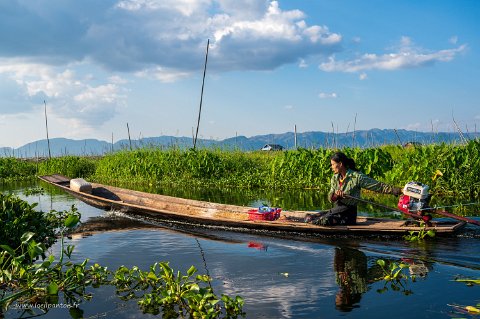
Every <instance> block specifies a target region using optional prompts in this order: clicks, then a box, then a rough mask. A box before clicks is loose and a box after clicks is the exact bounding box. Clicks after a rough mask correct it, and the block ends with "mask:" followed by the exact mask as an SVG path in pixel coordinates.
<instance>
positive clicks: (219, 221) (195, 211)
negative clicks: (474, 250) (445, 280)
mask: <svg viewBox="0 0 480 319" xmlns="http://www.w3.org/2000/svg"><path fill="white" fill-rule="evenodd" d="M39 178H40V179H41V180H42V181H44V182H47V183H49V184H51V185H54V186H55V187H57V188H59V189H62V190H64V191H65V192H67V193H69V194H71V195H73V196H74V197H76V198H78V199H80V200H81V201H83V202H85V203H87V204H89V205H92V206H94V207H97V208H100V209H103V210H118V211H121V212H124V213H126V214H129V213H132V214H139V215H143V216H147V217H148V218H152V219H156V220H160V221H168V222H174V223H183V224H189V225H192V224H194V225H202V226H206V227H214V228H227V229H235V230H237V231H242V232H256V231H262V232H270V233H272V234H274V235H280V236H282V237H290V238H297V237H298V238H299V239H300V238H301V237H305V236H309V235H310V236H311V235H313V236H316V235H319V236H323V235H340V236H344V235H349V236H350V235H352V236H370V235H371V236H379V235H380V236H383V235H384V236H403V235H405V234H406V233H407V232H409V231H419V230H421V229H424V228H423V227H425V230H429V229H434V230H435V231H436V234H437V236H442V235H444V236H445V235H451V234H454V233H456V232H458V231H459V230H461V229H462V228H463V227H464V226H465V224H466V222H467V221H465V220H458V219H454V220H453V221H434V220H430V219H428V220H426V219H427V218H425V217H423V214H422V216H420V215H412V214H410V215H409V214H407V215H406V216H407V217H409V219H387V218H369V217H361V216H359V217H357V224H356V225H336V226H321V225H315V224H312V223H305V222H304V221H303V220H304V218H305V217H306V216H307V214H311V213H312V212H311V211H310V212H309V211H287V210H280V209H266V211H264V212H263V211H261V210H262V209H258V208H253V207H245V206H236V205H228V204H219V203H211V202H206V201H199V200H192V199H184V198H177V197H171V196H165V195H159V194H151V193H145V192H139V191H134V190H128V189H123V188H118V187H113V186H107V185H102V184H97V183H89V182H87V181H85V180H83V179H78V178H77V179H70V178H68V177H65V176H62V175H59V174H53V175H46V176H40V177H39ZM359 200H361V199H359ZM404 202H405V200H404ZM392 210H396V209H392ZM280 215H281V216H282V217H281V218H278V217H279V216H280ZM454 216H456V215H454ZM457 217H459V216H457ZM425 222H426V224H427V226H421V224H423V223H425Z"/></svg>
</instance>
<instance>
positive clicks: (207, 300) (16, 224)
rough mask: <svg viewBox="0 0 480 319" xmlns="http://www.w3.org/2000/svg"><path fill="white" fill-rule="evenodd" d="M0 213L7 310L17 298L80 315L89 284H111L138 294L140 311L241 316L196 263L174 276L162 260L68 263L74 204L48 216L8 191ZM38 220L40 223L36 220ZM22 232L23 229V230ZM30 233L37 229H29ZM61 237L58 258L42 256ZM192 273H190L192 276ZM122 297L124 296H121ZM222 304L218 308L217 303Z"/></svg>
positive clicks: (0, 302) (76, 217)
mask: <svg viewBox="0 0 480 319" xmlns="http://www.w3.org/2000/svg"><path fill="white" fill-rule="evenodd" d="M0 196H2V197H1V198H0V203H2V204H3V206H2V211H1V214H0V216H1V217H2V218H3V220H2V222H1V223H0V227H3V229H1V232H0V234H1V236H2V237H1V238H0V287H1V290H0V307H1V309H2V310H3V311H7V310H8V308H9V306H10V305H11V304H12V303H14V302H16V303H17V304H22V305H24V306H25V307H24V308H22V311H25V312H29V313H30V314H31V315H36V314H35V313H34V312H35V311H38V310H40V311H42V312H46V311H48V310H49V309H48V308H38V307H36V305H39V304H58V302H59V300H62V301H65V302H67V303H68V304H69V305H74V306H73V307H72V309H70V315H71V316H72V317H73V318H80V317H81V316H82V315H81V310H80V309H79V308H78V305H79V304H80V303H81V302H83V301H86V300H89V299H91V298H92V295H91V293H90V292H89V290H88V289H89V287H94V288H96V287H99V286H102V285H113V286H116V287H117V289H118V292H119V293H120V292H125V291H128V290H130V292H129V293H128V294H127V295H128V296H130V297H131V296H132V292H133V291H135V292H139V291H140V293H141V296H138V297H137V299H138V298H140V299H141V300H140V301H139V305H140V306H141V307H142V309H143V310H144V312H156V313H159V312H160V311H162V313H163V317H164V318H178V317H179V316H183V315H185V316H186V315H188V316H190V317H192V318H220V317H224V318H237V317H238V316H240V315H241V316H243V315H244V313H243V311H242V307H243V299H242V298H241V297H238V296H237V297H235V298H231V297H229V296H227V295H222V296H221V298H219V297H217V296H216V295H215V294H214V292H213V289H212V287H211V285H210V280H211V278H210V277H209V276H206V275H196V269H195V267H193V266H192V267H191V268H190V269H188V271H187V275H181V273H180V272H177V274H176V275H175V274H174V271H173V269H171V268H170V267H169V266H168V263H167V262H161V263H156V264H154V265H153V266H151V267H150V271H142V270H140V269H138V267H135V266H134V267H132V268H131V269H128V268H126V267H120V268H119V269H118V270H117V271H115V272H111V271H109V270H107V268H106V267H103V266H100V265H99V264H93V265H91V266H88V262H89V260H88V259H85V260H84V261H83V262H81V263H73V262H72V261H71V257H72V254H73V251H74V246H73V245H67V246H66V247H65V242H64V239H65V235H66V234H67V232H68V231H69V230H71V229H73V228H74V227H75V226H76V225H77V224H78V223H79V221H80V213H79V212H78V210H77V209H76V207H75V206H72V207H71V209H70V210H69V211H63V212H56V211H52V212H50V213H49V214H43V213H41V212H35V210H34V207H35V206H36V205H35V204H32V205H30V204H28V203H26V202H25V201H22V200H21V199H19V198H18V197H15V196H13V195H3V194H0ZM39 223H40V224H39ZM22 231H24V232H23V233H22ZM34 231H40V232H39V233H34ZM56 235H58V236H59V240H60V255H59V257H58V260H56V259H55V257H54V256H53V255H49V256H46V254H47V247H48V246H51V245H52V244H53V243H54V241H55V238H56ZM194 275H195V276H194ZM124 297H125V296H124ZM222 305H223V306H222Z"/></svg>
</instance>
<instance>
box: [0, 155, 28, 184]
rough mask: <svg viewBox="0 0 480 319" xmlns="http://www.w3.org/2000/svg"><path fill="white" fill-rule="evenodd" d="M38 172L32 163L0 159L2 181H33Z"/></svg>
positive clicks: (0, 179) (0, 178) (10, 158)
mask: <svg viewBox="0 0 480 319" xmlns="http://www.w3.org/2000/svg"><path fill="white" fill-rule="evenodd" d="M36 172H37V169H36V166H35V164H34V163H32V162H27V161H24V160H19V159H16V158H12V157H7V158H3V157H0V181H9V180H17V181H18V180H24V179H29V178H30V179H31V178H33V177H34V176H35V173H36Z"/></svg>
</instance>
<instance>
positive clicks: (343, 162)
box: [330, 152, 355, 174]
mask: <svg viewBox="0 0 480 319" xmlns="http://www.w3.org/2000/svg"><path fill="white" fill-rule="evenodd" d="M330 164H331V165H332V171H333V172H334V173H335V174H338V173H340V172H341V171H343V170H345V171H346V170H347V169H352V170H355V161H354V160H353V159H351V158H348V157H347V155H345V154H344V153H342V152H336V153H334V154H333V155H332V157H330Z"/></svg>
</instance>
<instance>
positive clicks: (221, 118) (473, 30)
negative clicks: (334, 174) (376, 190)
mask: <svg viewBox="0 0 480 319" xmlns="http://www.w3.org/2000/svg"><path fill="white" fill-rule="evenodd" d="M479 16H480V2H479V1H476V0H442V1H438V0H422V1H418V0H403V1H380V0H368V1H358V0H288V1H287V0H279V1H263V0H196V1H194V0H102V1H98V0H82V1H77V0H34V1H32V0H3V1H1V2H0V41H1V43H2V45H1V46H0V129H1V132H2V134H1V135H0V147H1V146H10V147H19V146H21V145H23V144H26V143H28V142H32V141H35V140H38V139H43V138H45V137H46V134H45V118H44V107H45V106H44V101H46V104H47V113H48V121H49V122H48V124H49V136H50V138H53V137H67V138H73V139H85V138H96V139H101V140H107V141H110V140H111V138H112V134H113V139H114V140H115V141H116V140H119V139H124V138H127V137H128V135H127V123H128V124H129V127H130V133H131V136H132V138H141V137H150V136H158V135H173V136H192V132H193V131H194V129H195V128H196V122H197V116H198V108H199V101H200V90H201V84H202V74H203V63H204V59H205V49H206V44H207V39H210V47H209V56H208V66H207V77H206V80H205V89H204V97H203V106H202V118H201V123H200V129H199V137H200V138H213V139H219V140H221V139H224V138H227V137H232V136H235V135H246V136H252V135H259V134H268V133H284V132H288V131H293V129H294V125H296V126H297V131H298V132H307V131H329V132H331V131H332V130H335V131H336V132H347V131H352V130H353V129H354V128H355V129H356V130H363V129H371V128H391V129H393V128H395V129H412V130H417V131H432V130H434V131H447V132H453V131H455V130H456V129H455V126H454V120H455V122H456V123H457V124H458V125H459V127H460V128H461V129H462V130H463V131H470V132H473V131H475V130H477V131H479V130H480V108H479V107H478V106H479V103H480V81H479V75H480V20H479V19H478V17H479ZM355 120H356V122H355ZM477 126H478V127H477ZM332 127H333V128H332Z"/></svg>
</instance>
